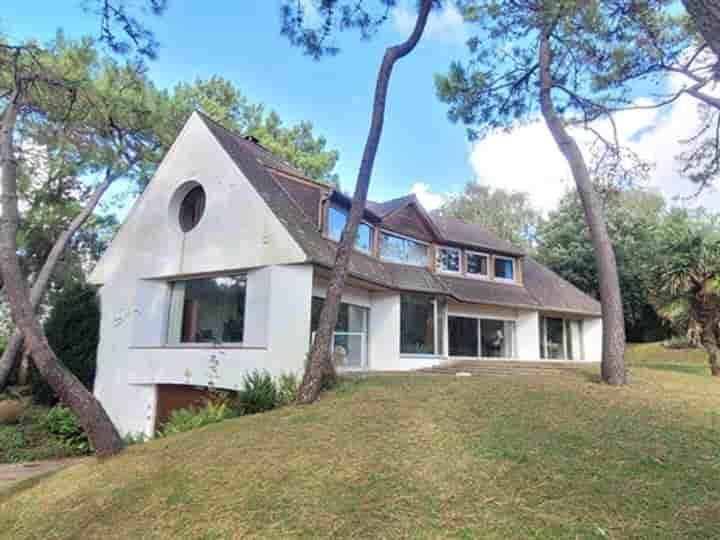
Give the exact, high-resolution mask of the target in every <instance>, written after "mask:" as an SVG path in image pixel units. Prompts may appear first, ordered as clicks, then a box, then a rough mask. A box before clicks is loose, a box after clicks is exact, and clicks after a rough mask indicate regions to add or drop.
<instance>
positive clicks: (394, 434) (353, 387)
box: [0, 349, 720, 540]
mask: <svg viewBox="0 0 720 540" xmlns="http://www.w3.org/2000/svg"><path fill="white" fill-rule="evenodd" d="M641 352H643V351H637V350H635V349H632V350H631V351H630V352H629V355H628V356H629V358H630V359H631V364H632V368H631V380H632V384H630V385H629V386H627V387H624V388H610V387H607V386H604V385H600V384H597V383H596V382H594V381H595V379H596V375H595V374H594V373H592V372H590V371H587V372H575V373H570V374H567V375H559V376H542V377H536V378H533V377H528V376H518V377H468V378H462V379H456V378H452V377H439V376H437V377H377V378H371V379H369V380H367V381H364V382H360V383H346V384H345V385H344V386H343V387H342V388H341V389H340V390H338V391H335V392H333V393H331V394H329V395H327V396H325V397H324V398H323V399H322V400H321V401H320V402H319V403H317V404H315V405H313V406H309V407H303V408H297V407H289V408H284V409H280V410H277V411H275V412H271V413H267V414H263V415H258V416H254V417H243V418H238V419H234V420H229V421H226V422H224V423H222V424H216V425H213V426H209V427H207V428H204V429H200V430H197V431H194V432H190V433H186V434H182V435H178V436H174V437H170V438H167V439H163V440H157V441H154V442H151V443H148V444H146V445H142V446H135V447H132V448H130V449H129V450H128V451H126V452H125V453H124V454H123V455H121V456H118V457H116V458H113V459H110V460H107V461H105V462H102V463H87V464H85V463H84V464H81V465H77V466H75V467H71V468H69V469H66V470H64V471H62V472H60V473H58V474H55V475H54V476H52V477H50V478H47V479H44V480H42V481H40V482H36V483H34V484H33V485H30V486H28V487H27V488H26V489H24V490H21V491H19V492H15V493H14V494H13V495H12V496H6V498H5V500H4V501H3V500H2V499H0V537H2V538H22V539H43V540H46V539H52V538H83V539H90V538H103V539H115V538H117V539H129V538H167V539H170V538H192V539H205V540H208V539H221V538H222V539H224V538H262V539H267V538H295V537H301V538H416V539H423V538H427V539H431V538H433V539H434V538H457V539H469V538H498V539H501V538H502V539H505V538H523V539H524V538H547V539H564V538H566V539H593V538H596V539H601V538H613V539H615V538H648V539H662V538H668V539H670V538H673V539H677V538H717V537H718V536H720V497H718V493H720V444H719V442H718V441H720V381H717V380H713V379H711V377H710V376H709V375H708V374H707V372H706V370H705V371H703V370H702V369H699V370H697V372H694V371H693V372H685V371H683V370H670V369H666V368H662V369H658V368H657V366H668V365H678V366H693V365H697V366H700V365H701V364H700V363H701V362H703V361H704V359H703V358H702V355H700V356H699V357H698V358H697V359H695V358H689V357H687V358H685V357H683V358H682V359H681V360H678V361H673V357H672V355H671V356H667V357H666V356H663V357H662V358H659V357H658V359H657V361H656V360H653V359H649V358H644V357H642V354H640V353H641ZM675 352H677V351H675ZM678 354H684V353H682V352H678Z"/></svg>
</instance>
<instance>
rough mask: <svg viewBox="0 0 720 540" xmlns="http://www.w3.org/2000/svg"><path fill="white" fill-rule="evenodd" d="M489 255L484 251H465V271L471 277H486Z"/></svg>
mask: <svg viewBox="0 0 720 540" xmlns="http://www.w3.org/2000/svg"><path fill="white" fill-rule="evenodd" d="M489 259H490V257H489V256H488V255H487V254H485V253H475V252H473V251H466V252H465V260H466V264H467V268H466V272H467V274H468V275H469V276H472V277H481V278H486V277H488V268H489V267H490V264H489V262H488V261H489Z"/></svg>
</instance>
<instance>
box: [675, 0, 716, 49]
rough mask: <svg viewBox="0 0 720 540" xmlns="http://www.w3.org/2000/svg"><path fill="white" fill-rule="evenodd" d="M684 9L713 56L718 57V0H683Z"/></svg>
mask: <svg viewBox="0 0 720 540" xmlns="http://www.w3.org/2000/svg"><path fill="white" fill-rule="evenodd" d="M683 4H684V5H685V9H686V10H687V12H688V13H689V14H690V18H691V19H692V21H693V22H694V23H695V26H696V28H697V29H698V31H699V32H700V35H702V37H703V39H704V40H705V42H706V43H707V44H708V46H709V47H710V49H711V50H712V52H713V53H715V56H716V57H717V58H718V59H720V2H719V1H718V0H683Z"/></svg>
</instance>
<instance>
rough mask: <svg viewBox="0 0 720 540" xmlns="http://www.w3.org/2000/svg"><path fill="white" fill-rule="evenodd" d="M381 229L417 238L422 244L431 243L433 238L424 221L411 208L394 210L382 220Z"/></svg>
mask: <svg viewBox="0 0 720 540" xmlns="http://www.w3.org/2000/svg"><path fill="white" fill-rule="evenodd" d="M382 227H383V229H387V230H388V231H393V232H396V233H400V234H403V235H405V236H409V237H411V238H417V239H418V240H422V241H423V242H432V241H433V240H434V239H435V237H434V235H433V232H432V229H430V227H429V226H428V224H427V223H426V222H425V219H424V218H423V217H422V216H421V215H420V213H419V212H418V211H417V210H416V209H415V208H414V207H413V206H410V205H408V206H405V207H403V208H400V209H399V210H396V211H395V212H393V213H392V214H390V215H389V216H387V217H386V218H385V219H383V220H382Z"/></svg>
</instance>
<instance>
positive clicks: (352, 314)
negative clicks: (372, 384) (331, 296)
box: [310, 296, 370, 369]
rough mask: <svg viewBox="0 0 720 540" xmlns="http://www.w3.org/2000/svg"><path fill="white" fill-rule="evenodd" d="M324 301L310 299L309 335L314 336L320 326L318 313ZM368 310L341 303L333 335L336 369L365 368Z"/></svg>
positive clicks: (316, 298) (317, 298) (314, 298)
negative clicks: (337, 363)
mask: <svg viewBox="0 0 720 540" xmlns="http://www.w3.org/2000/svg"><path fill="white" fill-rule="evenodd" d="M324 302H325V300H324V299H323V298H320V297H318V296H313V297H312V305H311V311H310V333H311V335H314V333H315V332H316V331H317V329H318V326H319V324H320V312H321V311H322V307H323V304H324ZM369 313H370V310H369V309H368V308H365V307H362V306H356V305H354V304H345V303H341V304H340V308H339V310H338V319H337V324H336V325H335V333H334V335H333V352H334V353H335V355H334V357H335V358H336V359H337V360H338V361H339V365H338V367H342V368H349V369H362V368H365V367H367V328H368V316H369Z"/></svg>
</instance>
